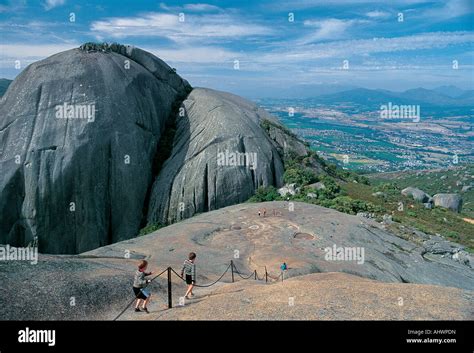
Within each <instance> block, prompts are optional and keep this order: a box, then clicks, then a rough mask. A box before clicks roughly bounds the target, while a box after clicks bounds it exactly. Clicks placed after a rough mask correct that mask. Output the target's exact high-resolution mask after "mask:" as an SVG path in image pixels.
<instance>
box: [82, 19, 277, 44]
mask: <svg viewBox="0 0 474 353" xmlns="http://www.w3.org/2000/svg"><path fill="white" fill-rule="evenodd" d="M91 30H92V31H93V32H94V34H95V35H96V36H97V37H100V38H103V37H106V36H109V37H114V38H127V37H137V36H156V37H165V38H168V39H170V40H172V41H174V42H177V43H183V42H187V41H189V40H191V39H192V40H193V41H195V40H196V39H197V38H198V39H199V38H200V39H203V40H205V39H207V40H210V41H211V40H212V39H213V38H217V39H222V38H227V39H232V40H236V39H238V38H241V37H250V36H262V35H268V34H271V33H272V32H273V31H272V29H271V28H268V27H265V26H262V25H259V24H256V23H252V22H250V21H246V20H245V19H241V18H237V17H235V16H232V15H229V14H211V15H209V14H208V15H205V16H203V15H185V17H184V21H183V22H180V18H179V16H178V14H169V13H157V12H151V13H145V14H142V15H140V16H137V17H114V18H107V19H104V20H99V21H95V22H93V23H92V24H91Z"/></svg>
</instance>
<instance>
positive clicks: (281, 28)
mask: <svg viewBox="0 0 474 353" xmlns="http://www.w3.org/2000/svg"><path fill="white" fill-rule="evenodd" d="M473 4H474V1H471V0H439V1H438V0H390V1H371V0H321V1H320V0H301V1H297V0H295V1H288V0H268V1H267V0H263V1H207V2H205V3H204V2H202V3H198V2H194V3H191V2H189V3H187V2H185V1H167V2H159V1H150V0H132V1H124V0H109V1H100V2H99V1H97V2H93V1H76V0H40V1H29V0H16V1H15V0H11V1H9V0H0V77H7V78H13V77H15V76H16V75H17V74H18V73H19V72H21V70H22V69H23V68H24V67H25V66H27V65H28V64H30V63H31V62H34V61H36V60H40V59H42V58H45V57H47V56H49V55H51V54H54V53H56V52H59V51H62V50H67V49H70V48H74V47H77V46H79V45H80V44H81V43H83V42H87V41H107V42H119V43H123V44H133V45H135V46H139V47H141V48H143V49H146V50H148V51H151V52H153V53H154V54H156V55H157V56H159V57H161V58H162V59H164V60H165V61H167V62H168V63H169V64H170V65H171V66H172V67H175V68H176V69H177V71H178V73H180V74H181V75H182V76H183V77H185V78H187V79H188V80H189V81H190V82H191V84H193V85H195V86H207V87H212V88H216V89H222V90H226V91H231V92H235V93H237V94H242V95H245V96H250V97H251V96H253V95H259V94H261V95H262V94H263V95H265V93H267V92H268V94H269V95H271V92H274V91H275V90H278V89H279V88H280V87H285V88H287V89H288V88H289V87H292V86H297V85H302V84H325V85H329V84H342V85H356V86H361V87H368V88H384V89H392V90H403V89H408V88H415V87H420V86H421V87H426V88H432V87H436V86H440V85H446V84H453V85H457V86H459V87H461V88H464V89H473V88H474V87H473V86H474V83H473V81H474V46H473V44H474V30H473V23H474V18H473V16H474V5H473ZM17 60H19V61H20V63H21V68H15V62H16V61H17ZM237 62H238V67H237ZM453 63H454V65H453ZM456 63H457V66H456Z"/></svg>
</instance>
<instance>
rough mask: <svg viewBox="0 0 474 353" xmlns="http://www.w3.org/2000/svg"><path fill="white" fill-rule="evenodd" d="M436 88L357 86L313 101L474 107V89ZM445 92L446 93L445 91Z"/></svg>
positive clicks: (367, 105)
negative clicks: (393, 89) (403, 89)
mask: <svg viewBox="0 0 474 353" xmlns="http://www.w3.org/2000/svg"><path fill="white" fill-rule="evenodd" d="M445 87H451V89H445V88H443V87H439V88H435V89H426V88H415V89H409V90H407V91H404V92H392V91H388V90H381V89H367V88H355V89H351V90H347V91H343V92H337V93H332V94H326V95H320V96H315V97H314V98H312V101H314V102H316V103H321V104H353V105H359V106H364V107H367V108H372V107H374V106H380V105H381V104H386V103H388V102H392V104H406V105H415V104H416V105H422V106H430V107H473V106H474V90H469V91H465V90H461V89H459V88H456V87H454V86H445ZM443 92H444V93H443Z"/></svg>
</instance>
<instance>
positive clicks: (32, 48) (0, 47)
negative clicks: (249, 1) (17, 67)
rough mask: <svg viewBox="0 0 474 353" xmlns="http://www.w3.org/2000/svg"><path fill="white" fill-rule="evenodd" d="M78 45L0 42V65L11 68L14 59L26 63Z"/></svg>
mask: <svg viewBox="0 0 474 353" xmlns="http://www.w3.org/2000/svg"><path fill="white" fill-rule="evenodd" d="M78 46H79V45H78V44H0V52H1V53H2V61H1V65H0V67H2V68H6V67H8V68H13V65H14V62H15V60H20V62H22V63H26V64H28V63H31V62H34V61H38V60H41V59H44V58H46V57H48V56H50V55H53V54H56V53H59V52H61V51H65V50H69V49H73V48H77V47H78ZM22 66H25V65H24V64H23V65H22Z"/></svg>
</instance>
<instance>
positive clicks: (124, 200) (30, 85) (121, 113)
mask: <svg viewBox="0 0 474 353" xmlns="http://www.w3.org/2000/svg"><path fill="white" fill-rule="evenodd" d="M190 90H191V87H190V86H189V84H188V83H187V82H186V81H185V80H183V79H181V77H179V76H178V75H177V74H176V73H175V72H174V70H172V69H171V68H170V67H169V66H168V65H166V64H165V63H164V62H163V61H161V60H160V59H158V58H156V57H155V56H153V55H151V54H149V53H147V52H145V51H143V50H140V49H137V48H134V47H130V46H117V45H115V47H114V48H113V50H110V48H108V49H107V50H101V49H97V48H93V47H92V48H84V49H79V48H78V49H72V50H69V51H65V52H62V53H59V54H56V55H53V56H51V57H49V58H47V59H45V60H42V61H39V62H36V63H34V64H32V65H30V66H29V67H27V68H26V69H25V70H24V71H23V72H22V73H21V74H20V75H19V76H18V77H17V78H16V79H15V80H14V82H13V83H12V84H11V86H10V87H9V89H8V91H7V93H6V94H5V96H3V97H2V100H1V103H0V170H1V174H0V215H1V219H0V244H6V243H9V244H11V245H16V246H23V245H25V244H28V243H29V242H30V241H32V240H33V239H34V238H35V237H38V242H39V250H40V252H45V253H77V252H83V251H86V250H90V249H94V248H96V247H99V246H103V245H106V244H110V243H113V242H117V241H120V240H124V239H128V238H131V237H134V236H136V234H137V231H138V229H139V227H140V223H141V220H142V216H143V215H142V212H143V206H144V201H145V198H146V194H147V192H148V189H149V187H150V185H151V183H152V162H153V159H154V156H155V154H156V153H157V152H158V153H159V151H157V144H158V142H159V140H160V136H161V134H162V132H163V129H164V127H165V123H166V121H167V120H168V118H169V116H170V115H171V113H172V110H173V108H174V104H176V102H179V101H181V100H182V99H184V97H185V96H186V95H187V93H188V92H189V91H190Z"/></svg>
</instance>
